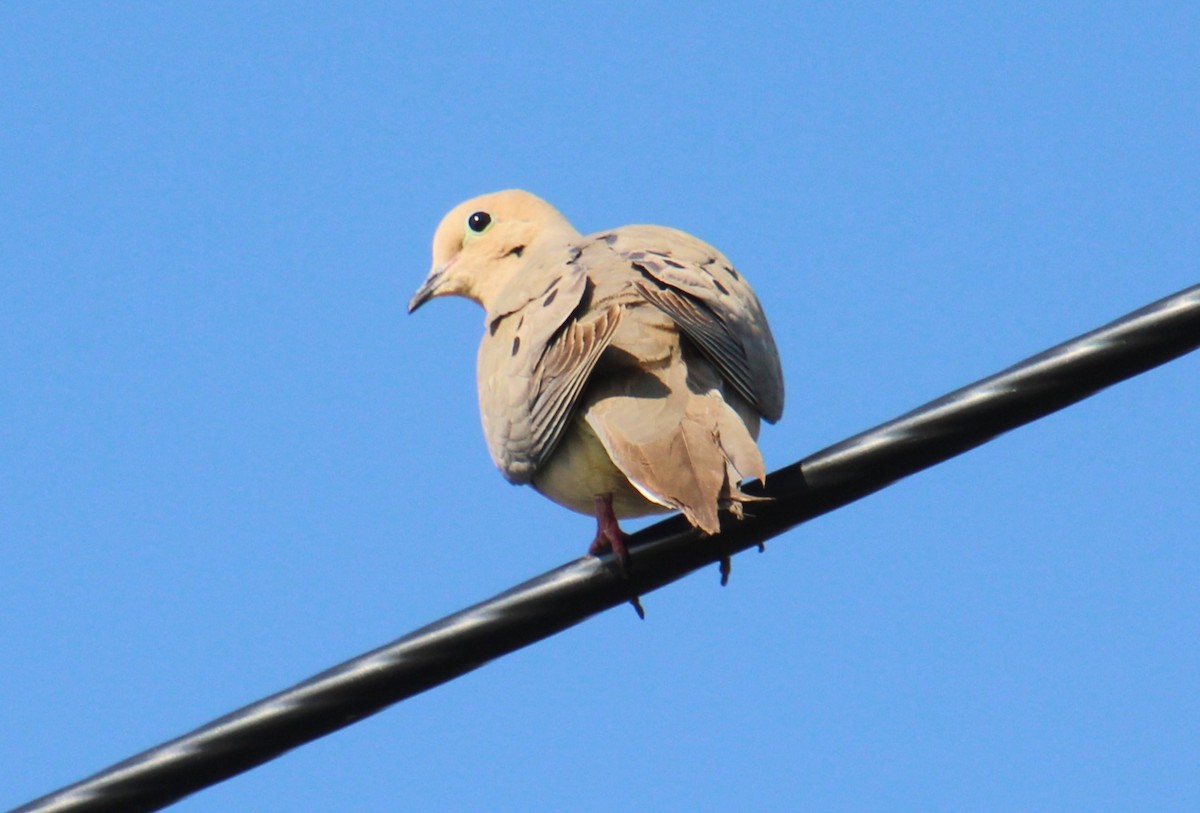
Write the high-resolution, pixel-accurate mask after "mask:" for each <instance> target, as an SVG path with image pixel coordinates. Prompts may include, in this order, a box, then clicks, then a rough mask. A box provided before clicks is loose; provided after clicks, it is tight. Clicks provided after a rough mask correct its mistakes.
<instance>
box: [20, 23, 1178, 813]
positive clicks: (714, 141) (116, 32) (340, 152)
mask: <svg viewBox="0 0 1200 813" xmlns="http://www.w3.org/2000/svg"><path fill="white" fill-rule="evenodd" d="M401 6H402V7H401ZM1198 77H1200V10H1198V8H1197V6H1196V5H1195V3H1184V2H1180V3H1127V4H1104V5H1103V6H1099V5H1095V4H1082V3H1060V4H1053V6H1052V7H1047V6H1046V4H1014V3H995V4H973V5H970V6H959V7H954V8H950V7H947V6H945V5H942V4H937V5H934V4H930V5H921V4H905V5H904V6H903V7H898V6H896V5H895V4H879V5H870V4H860V3H838V4H819V5H811V6H809V5H807V4H796V5H794V6H789V5H788V4H781V3H773V4H749V5H743V6H741V7H739V8H738V9H737V10H736V11H735V10H733V9H732V6H731V5H730V4H716V3H705V2H697V3H690V4H687V5H686V6H679V5H676V6H667V5H658V4H653V3H637V4H622V3H604V4H591V3H579V4H573V5H572V6H571V7H570V9H565V8H562V7H559V6H558V5H557V4H541V3H530V4H496V3H491V4H488V3H466V4H444V3H438V4H434V3H408V4H392V3H388V4H384V3H379V4H370V3H362V4H354V5H352V6H351V5H343V6H338V7H336V8H335V7H334V6H333V5H332V4H329V5H319V4H303V3H295V4H277V5H269V4H247V3H236V4H233V3H230V4H190V3H175V4H156V3H121V4H108V5H104V6H101V5H99V4H88V5H82V4H51V3H26V4H6V5H5V6H4V7H3V8H0V109H3V111H4V112H3V119H4V126H3V127H0V222H3V228H2V230H0V370H2V371H3V373H2V380H0V413H2V416H3V417H2V420H0V641H3V642H4V643H3V653H4V660H5V668H4V669H3V670H2V671H0V765H3V766H7V767H6V768H5V769H4V770H2V771H0V808H6V807H10V806H12V805H15V804H18V803H20V802H23V801H27V800H28V799H30V798H33V797H35V796H38V795H40V794H42V793H45V792H48V791H50V790H52V789H54V788H56V787H58V786H60V785H63V784H66V783H68V782H71V781H74V780H76V779H79V778H82V777H83V776H84V775H87V774H90V773H92V772H94V771H96V770H98V769H101V768H103V767H105V766H107V765H109V764H111V763H113V762H115V761H117V760H119V759H122V758H124V757H126V756H129V755H131V754H132V753H135V752H137V751H140V750H142V749H144V748H146V747H149V746H151V745H154V744H156V743H158V742H161V741H163V740H165V739H168V738H170V737H173V736H175V735H177V734H180V733H182V732H184V731H187V730H190V729H191V728H193V727H195V726H197V725H199V724H202V723H204V722H207V721H208V720H210V719H212V718H214V717H216V716H218V715H220V714H223V713H225V712H227V711H229V710H232V709H233V708H236V707H238V706H241V705H243V704H245V703H247V702H250V701H252V700H255V699H257V698H259V697H261V696H263V695H266V694H268V693H271V692H273V691H275V690H277V689H280V688H283V687H285V686H288V685H291V684H292V683H294V682H296V681H298V680H301V679H303V678H305V677H307V676H309V675H311V674H313V673H315V672H317V671H319V670H321V669H323V668H325V667H327V666H329V665H332V664H334V663H337V662H340V661H342V660H344V659H346V658H349V657H351V656H354V655H356V654H358V653H360V652H362V651H365V650H367V649H370V648H373V647H375V646H377V645H379V644H382V643H384V642H387V641H389V640H391V639H393V638H395V637H398V636H399V635H401V634H403V633H405V632H407V631H409V630H410V629H412V628H415V627H417V626H419V625H421V624H424V623H425V622H428V621H430V620H432V619H434V618H437V617H439V616H441V615H443V614H445V613H448V612H450V611H453V610H455V609H458V608H460V607H462V606H464V605H467V604H469V603H473V602H475V601H477V600H479V599H482V598H484V597H487V596H489V595H492V594H493V593H496V592H498V591H500V590H502V589H504V588H506V587H508V586H510V585H512V584H514V583H516V582H518V581H520V580H522V579H524V578H525V577H527V576H530V575H533V574H535V573H539V572H541V571H543V570H546V569H548V568H550V567H552V566H555V565H557V564H559V563H561V562H563V561H565V560H568V559H570V558H573V557H575V556H577V555H579V554H581V553H582V551H583V550H584V548H585V547H586V545H587V542H588V541H589V540H590V538H591V534H592V532H593V526H592V524H591V521H590V520H588V519H587V518H586V517H582V516H578V515H575V514H571V513H569V512H567V511H565V510H563V509H560V508H558V507H557V506H555V505H553V504H551V503H549V502H547V501H546V500H544V499H542V498H541V497H539V496H538V495H537V494H535V493H534V492H532V491H531V490H529V489H519V488H514V487H511V486H509V485H508V484H507V483H505V481H504V480H503V479H502V478H501V477H500V475H499V474H498V473H497V472H496V471H495V470H494V469H493V468H492V466H491V464H490V462H489V459H488V455H487V452H486V449H485V447H484V444H483V440H482V437H481V432H480V429H479V421H478V416H477V412H476V402H475V392H474V380H475V379H474V353H475V346H476V343H477V341H478V338H479V334H480V326H481V314H480V312H479V311H478V310H477V309H476V308H475V306H473V305H471V304H469V303H467V302H465V301H439V302H435V303H433V304H431V305H430V306H428V307H427V308H426V309H423V310H422V311H421V312H420V313H419V314H417V315H416V316H413V317H407V316H406V315H405V313H404V305H405V303H406V301H407V299H408V296H409V295H410V294H411V292H412V291H413V289H414V288H415V287H416V286H417V284H418V283H419V282H420V280H421V278H422V277H423V276H424V274H425V272H426V270H427V268H428V264H429V243H430V240H431V238H432V234H433V229H434V227H435V226H436V224H437V221H438V219H439V218H440V217H441V215H442V214H443V213H444V212H445V211H446V210H447V209H449V208H450V207H451V206H453V205H454V204H456V203H458V202H459V201H460V200H463V199H465V198H467V197H470V196H472V195H475V194H479V193H482V192H487V191H493V190H496V189H501V188H506V187H510V186H520V187H524V188H527V189H530V190H531V191H534V192H536V193H538V194H540V195H542V196H543V197H546V198H547V199H549V200H550V201H552V202H553V203H555V204H556V205H557V206H558V207H559V208H560V209H561V210H562V211H563V212H564V213H565V214H566V215H567V216H568V217H569V218H571V219H572V220H573V221H574V223H575V224H576V225H577V226H578V227H579V228H580V229H581V230H583V231H585V232H586V231H591V230H596V229H601V228H606V227H612V226H616V225H621V224H624V223H630V222H652V223H663V224H667V225H672V226H676V227H679V228H683V229H685V230H687V231H691V232H693V233H695V234H697V235H698V236H700V237H702V238H704V239H706V240H708V241H710V242H712V243H714V244H715V245H717V246H718V247H720V248H721V249H722V250H723V251H724V252H725V253H726V254H727V255H729V256H730V257H731V258H733V260H734V261H735V262H736V263H737V265H738V267H739V269H740V270H742V271H743V272H744V273H745V274H746V275H747V276H748V277H749V279H750V280H751V281H752V282H753V284H754V285H755V287H756V289H757V291H758V293H759V295H760V298H761V299H762V300H763V302H764V304H765V307H766V310H767V314H768V316H769V317H770V319H771V322H772V325H773V327H774V331H775V335H776V338H777V340H778V343H779V347H780V351H781V354H782V356H783V363H784V372H785V376H786V378H787V383H788V399H789V400H788V403H787V406H786V410H785V414H784V419H783V421H782V422H781V423H780V424H779V425H778V426H776V427H770V428H768V429H767V430H766V432H765V433H764V436H763V440H762V445H763V450H764V454H765V456H766V458H767V461H768V464H769V466H770V467H778V466H782V465H785V464H787V463H790V462H792V461H794V460H796V459H798V458H799V457H801V456H803V455H805V454H808V453H809V452H812V451H815V450H816V449H819V448H821V447H823V446H825V445H828V444H829V443H832V442H834V441H837V440H840V439H841V438H843V437H845V436H847V435H850V434H852V433H854V432H857V431H859V430H861V429H863V428H866V427H868V426H871V425H874V424H876V423H878V422H880V421H883V420H885V419H888V418H891V417H893V416H894V415H896V414H898V413H900V412H903V411H906V410H907V409H909V408H911V407H914V406H916V405H918V404H920V403H922V402H924V401H926V400H928V399H930V398H933V397H936V396H938V395H941V394H942V393H944V392H946V391H948V390H951V389H953V388H956V387H958V386H960V385H962V384H965V383H967V382H969V381H972V380H974V379H976V378H979V377H981V376H984V375H986V374H989V373H991V372H994V371H995V370H997V369H1000V368H1001V367H1004V366H1007V365H1008V364H1010V363H1012V362H1015V361H1017V360H1019V359H1021V358H1024V357H1025V356H1027V355H1029V354H1031V353H1034V352H1036V351H1039V350H1041V349H1043V348H1045V347H1047V346H1049V345H1051V344H1054V343H1057V342H1058V341H1061V340H1063V339H1066V338H1068V337H1070V336H1073V335H1075V334H1077V333H1080V332H1083V331H1084V330H1087V329H1090V328H1092V327H1094V326H1097V325H1099V324H1102V323H1104V322H1107V321H1109V320H1110V319H1112V318H1114V317H1116V316H1119V315H1121V314H1122V313H1124V312H1126V311H1129V310H1132V309H1134V308H1136V307H1139V306H1141V305H1143V304H1145V303H1147V302H1150V301H1152V300H1154V299H1157V298H1159V297H1161V296H1164V295H1166V294H1169V293H1172V292H1174V291H1176V290H1178V289H1180V288H1183V287H1185V286H1188V285H1191V284H1194V283H1196V282H1197V281H1198V277H1200V274H1198V263H1197V260H1198V258H1200V230H1198V225H1200V220H1198V215H1200V205H1198V203H1197V202H1198V201H1200V79H1198ZM1198 409H1200V359H1198V358H1194V357H1189V358H1185V359H1183V360H1181V361H1178V362H1176V363H1173V364H1171V365H1168V366H1167V367H1164V368H1162V369H1160V370H1157V371H1154V372H1152V373H1150V374H1148V375H1146V376H1143V377H1141V378H1138V379H1135V380H1133V381H1131V382H1127V383H1125V384H1122V385H1120V386H1119V387H1116V388H1114V389H1112V390H1110V391H1108V392H1106V393H1102V394H1101V395H1099V396H1098V397H1096V398H1094V399H1091V400H1089V401H1087V402H1085V403H1084V404H1081V405H1079V406H1076V407H1073V408H1071V409H1069V410H1067V411H1065V412H1062V413H1059V414H1058V415H1055V416H1052V417H1051V418H1049V419H1047V420H1044V421H1041V422H1039V423H1037V424H1036V425H1033V426H1030V427H1026V428H1024V429H1021V430H1019V431H1016V432H1014V433H1012V434H1010V435H1008V436H1005V437H1004V438H1001V439H1000V440H999V441H997V442H995V443H992V444H989V445H988V446H986V447H984V448H981V449H979V450H976V451H973V452H971V453H969V454H967V455H965V456H963V457H961V458H958V459H955V460H953V461H950V462H949V463H947V464H945V465H942V466H940V467H938V468H936V469H934V470H931V471H929V472H926V473H923V474H921V475H918V476H916V477H914V478H911V479H910V480H907V481H905V482H903V483H901V484H899V485H897V486H895V487H893V488H890V489H888V490H886V491H884V492H882V493H880V494H877V495H875V496H872V497H870V498H868V499H867V500H864V501H863V502H861V503H859V504H856V505H854V506H851V507H849V508H847V509H845V510H842V511H839V512H837V513H835V514H833V515H830V516H827V517H824V518H821V519H819V520H816V521H814V522H812V523H810V524H808V525H805V526H802V527H800V528H798V529H796V530H793V531H792V532H790V533H788V534H786V535H785V536H784V537H782V538H780V539H778V540H776V541H775V542H774V543H772V544H770V545H769V546H768V550H767V553H766V554H764V555H758V554H754V553H750V554H746V555H742V556H739V557H738V558H737V559H736V560H735V562H734V573H733V579H732V581H731V583H730V585H729V586H728V587H727V588H725V589H720V588H718V586H717V573H716V572H715V569H714V570H713V571H712V572H704V573H700V574H697V575H695V576H693V577H692V578H690V579H687V580H685V581H683V582H681V583H678V584H676V585H673V586H670V587H668V588H666V589H665V590H663V591H660V592H658V593H655V594H652V595H650V596H647V597H646V598H645V601H644V603H645V605H646V610H647V613H648V618H647V620H646V621H645V622H639V621H638V620H637V619H636V618H635V617H634V615H633V613H632V612H631V611H629V610H628V608H620V609H617V610H614V611H612V612H609V613H606V614H604V615H602V616H600V617H598V618H596V619H593V620H592V621H590V622H588V623H586V624H583V625H581V626H579V627H577V628H575V629H573V630H570V631H568V632H566V633H564V634H562V635H560V636H557V637H556V638H553V639H551V640H549V641H547V642H544V643H542V644H540V645H537V646H535V647H532V648H530V649H528V650H525V651H523V652H520V653H518V654H516V655H514V656H510V657H508V658H506V659H503V660H502V661H500V662H497V663H495V664H492V665H490V666H488V667H485V668H484V669H482V670H480V671H478V672H475V673H473V674H471V675H468V676H466V677H464V678H463V679H460V680H458V681H456V682H454V683H452V684H450V685H447V686H444V687H441V688H438V689H436V690H433V691H431V692H429V693H427V694H425V695H423V696H420V697H418V698H416V699H413V700H411V701H409V702H406V703H403V704H401V705H399V706H397V707H395V708H393V709H391V710H389V711H387V712H385V713H383V714H381V715H379V716H377V717H375V718H372V719H370V720H368V721H365V722H363V723H361V724H358V725H356V726H353V727H351V728H350V729H347V730H345V731H342V732H340V733H337V734H334V735H332V736H330V737H328V738H326V739H324V740H321V741H319V742H317V743H314V744H312V745H309V746H306V747H304V748H302V749H300V750H298V751H295V752H293V753H292V754H290V755H287V756H285V757H284V758H282V759H279V760H277V761H275V762H273V763H271V764H269V765H268V766H265V767H263V768H260V769H257V770H255V771H253V772H251V773H249V774H247V775H244V776H242V777H239V778H236V779H234V780H232V781H229V782H227V783H225V784H223V785H221V786H219V787H216V788H213V789H210V790H208V791H205V792H203V793H201V794H199V795H197V796H194V797H192V798H191V799H189V800H187V801H185V802H183V803H181V804H180V805H178V807H177V808H176V809H178V810H181V811H196V812H199V811H226V810H249V809H253V810H257V811H276V810H278V811H285V810H286V811H296V810H301V811H309V810H312V811H317V810H322V811H323V810H389V809H421V810H434V811H441V810H446V811H457V810H488V811H507V810H514V811H515V810H521V811H526V810H531V809H534V810H536V809H562V810H578V811H606V813H607V812H608V811H613V810H633V809H653V810H658V811H684V810H686V811H695V810H729V809H733V808H734V807H735V806H736V808H737V809H747V810H753V809H764V810H784V809H789V810H791V809H795V810H806V809H820V810H832V811H859V810H873V811H874V810H921V811H940V810H944V811H958V810H978V811H987V810H1015V809H1020V810H1064V809H1086V810H1129V809H1144V810H1159V811H1170V810H1196V809H1198V808H1200V772H1197V771H1196V766H1197V765H1198V764H1200V699H1198V698H1200V692H1198V691H1197V686H1198V684H1200V649H1198V648H1197V646H1196V641H1197V640H1198V635H1200V532H1198V531H1197V529H1198V528H1200V500H1198V499H1197V494H1198V493H1200V472H1198V470H1197V460H1200V432H1197V429H1196V426H1197V414H1198V412H1197V411H1198Z"/></svg>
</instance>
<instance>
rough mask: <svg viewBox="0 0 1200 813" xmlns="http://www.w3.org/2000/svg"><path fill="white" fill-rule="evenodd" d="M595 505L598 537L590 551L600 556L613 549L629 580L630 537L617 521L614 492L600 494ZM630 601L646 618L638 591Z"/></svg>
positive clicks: (621, 568) (621, 569)
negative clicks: (613, 504) (613, 498)
mask: <svg viewBox="0 0 1200 813" xmlns="http://www.w3.org/2000/svg"><path fill="white" fill-rule="evenodd" d="M595 505H596V538H595V539H593V540H592V544H591V545H589V546H588V553H590V554H591V555H592V556H599V555H600V554H602V553H605V552H607V551H612V555H613V558H615V559H616V560H617V567H618V568H619V569H620V571H621V575H622V576H624V577H625V579H626V580H628V579H629V570H630V567H631V565H632V563H631V562H630V560H629V549H628V548H627V547H625V541H626V540H627V539H629V534H627V533H625V532H624V531H622V530H621V525H620V523H619V522H618V521H617V515H616V513H614V512H613V507H612V494H601V495H598V496H597V497H596V498H595ZM629 603H630V604H632V605H633V609H634V610H635V611H636V612H637V614H638V618H643V619H644V618H645V617H646V611H645V610H644V609H642V602H641V600H640V596H638V595H637V594H636V593H635V594H633V595H631V596H630V598H629Z"/></svg>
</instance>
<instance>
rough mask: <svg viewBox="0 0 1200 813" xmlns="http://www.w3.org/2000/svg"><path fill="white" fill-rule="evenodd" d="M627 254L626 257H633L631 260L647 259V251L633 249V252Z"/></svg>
mask: <svg viewBox="0 0 1200 813" xmlns="http://www.w3.org/2000/svg"><path fill="white" fill-rule="evenodd" d="M625 256H626V257H628V258H629V259H631V260H644V259H646V252H644V251H631V252H629V253H628V254H626V255H625Z"/></svg>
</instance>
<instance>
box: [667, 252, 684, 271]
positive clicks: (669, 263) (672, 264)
mask: <svg viewBox="0 0 1200 813" xmlns="http://www.w3.org/2000/svg"><path fill="white" fill-rule="evenodd" d="M663 262H665V263H666V264H667V265H669V266H671V267H672V268H683V263H677V262H675V261H674V260H672V259H671V258H670V257H666V256H665V255H664V259H663Z"/></svg>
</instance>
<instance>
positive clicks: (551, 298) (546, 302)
mask: <svg viewBox="0 0 1200 813" xmlns="http://www.w3.org/2000/svg"><path fill="white" fill-rule="evenodd" d="M556 296H558V289H557V288H555V289H554V290H553V291H551V292H550V296H548V297H546V298H545V300H543V301H542V307H544V308H548V307H550V303H551V302H553V301H554V297H556Z"/></svg>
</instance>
